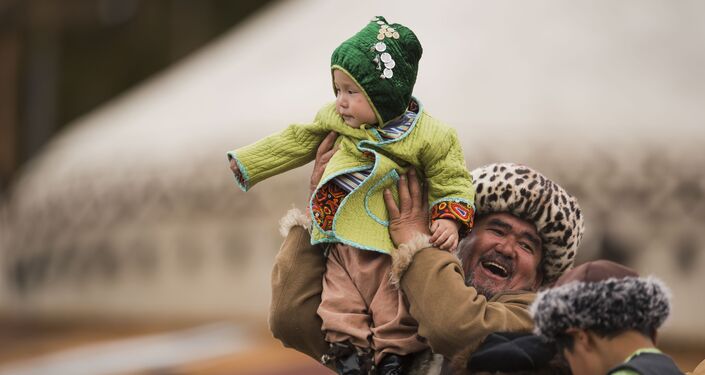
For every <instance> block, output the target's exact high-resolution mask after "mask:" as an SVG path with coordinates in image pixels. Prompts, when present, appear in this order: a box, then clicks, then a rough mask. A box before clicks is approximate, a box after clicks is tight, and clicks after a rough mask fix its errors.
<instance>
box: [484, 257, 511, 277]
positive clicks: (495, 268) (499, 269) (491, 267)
mask: <svg viewBox="0 0 705 375" xmlns="http://www.w3.org/2000/svg"><path fill="white" fill-rule="evenodd" d="M482 267H484V268H485V269H487V270H488V271H490V272H491V273H492V274H493V275H496V276H499V277H501V278H503V279H506V278H507V277H509V271H507V268H506V267H504V266H502V265H501V264H499V263H497V262H493V261H486V262H482Z"/></svg>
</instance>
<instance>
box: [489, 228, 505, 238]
mask: <svg viewBox="0 0 705 375" xmlns="http://www.w3.org/2000/svg"><path fill="white" fill-rule="evenodd" d="M489 231H490V232H492V233H494V234H496V235H498V236H502V235H504V232H502V231H501V230H499V229H496V228H490V229H489Z"/></svg>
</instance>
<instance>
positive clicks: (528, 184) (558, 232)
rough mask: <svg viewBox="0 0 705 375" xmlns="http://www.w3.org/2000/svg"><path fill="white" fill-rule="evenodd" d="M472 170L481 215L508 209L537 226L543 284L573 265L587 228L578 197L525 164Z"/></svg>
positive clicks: (509, 164)
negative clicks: (540, 244)
mask: <svg viewBox="0 0 705 375" xmlns="http://www.w3.org/2000/svg"><path fill="white" fill-rule="evenodd" d="M471 174H472V178H473V182H474V185H475V190H476V195H475V206H476V211H477V215H478V216H482V215H483V214H489V213H494V212H508V213H511V214H513V215H515V216H517V217H519V218H520V219H523V220H527V221H529V222H531V223H533V224H534V225H535V226H536V230H537V232H538V234H539V236H540V237H541V241H542V242H543V265H542V266H543V285H548V284H550V283H552V282H554V281H555V280H556V279H557V278H558V277H559V276H560V275H561V274H563V272H565V271H566V270H567V269H569V268H570V267H571V266H572V265H573V261H574V260H575V255H576V253H577V251H578V246H579V245H580V240H581V239H582V237H583V232H584V231H585V223H584V221H583V215H582V212H581V211H580V206H578V201H577V200H576V199H575V197H573V196H571V195H570V194H568V192H566V191H565V189H563V188H562V187H561V186H559V185H558V184H556V183H555V182H553V181H551V180H550V179H548V178H547V177H546V176H544V175H542V174H541V173H539V172H538V171H536V170H534V169H531V168H529V167H527V166H524V165H518V164H512V163H497V164H490V165H486V166H484V167H480V168H477V169H475V170H473V171H472V172H471Z"/></svg>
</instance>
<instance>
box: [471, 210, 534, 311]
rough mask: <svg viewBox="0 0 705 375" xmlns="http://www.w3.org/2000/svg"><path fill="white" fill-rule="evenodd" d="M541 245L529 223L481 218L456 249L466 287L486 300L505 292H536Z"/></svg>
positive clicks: (508, 217) (501, 216) (504, 217)
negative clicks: (457, 249) (471, 287)
mask: <svg viewBox="0 0 705 375" xmlns="http://www.w3.org/2000/svg"><path fill="white" fill-rule="evenodd" d="M542 245H543V244H542V243H541V238H540V237H539V235H538V233H537V231H536V227H535V226H534V225H533V224H532V223H529V222H528V221H525V220H522V219H519V218H517V217H516V216H514V215H511V214H508V213H493V214H488V215H485V216H482V217H480V218H479V220H478V221H477V223H476V224H475V228H473V230H472V232H471V233H470V235H468V237H467V238H466V239H465V240H463V241H462V242H461V243H460V247H459V254H460V257H461V261H462V262H463V269H464V271H465V275H466V280H467V283H468V285H472V286H474V287H475V289H477V290H478V292H479V293H481V294H483V295H485V296H487V297H488V298H489V297H490V296H492V295H495V294H497V293H498V292H500V291H505V290H537V289H538V287H539V285H540V284H541V280H542V277H541V275H540V274H538V272H537V270H538V265H539V263H540V262H541V255H542Z"/></svg>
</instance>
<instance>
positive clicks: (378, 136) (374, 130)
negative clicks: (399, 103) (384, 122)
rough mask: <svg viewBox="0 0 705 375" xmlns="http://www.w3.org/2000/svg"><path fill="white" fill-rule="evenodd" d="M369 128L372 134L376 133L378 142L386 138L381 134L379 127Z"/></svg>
mask: <svg viewBox="0 0 705 375" xmlns="http://www.w3.org/2000/svg"><path fill="white" fill-rule="evenodd" d="M369 130H370V131H371V132H372V135H374V136H375V138H377V142H381V141H382V140H383V139H384V138H382V136H381V135H380V134H379V130H377V128H371V129H369Z"/></svg>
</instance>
